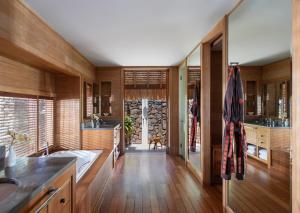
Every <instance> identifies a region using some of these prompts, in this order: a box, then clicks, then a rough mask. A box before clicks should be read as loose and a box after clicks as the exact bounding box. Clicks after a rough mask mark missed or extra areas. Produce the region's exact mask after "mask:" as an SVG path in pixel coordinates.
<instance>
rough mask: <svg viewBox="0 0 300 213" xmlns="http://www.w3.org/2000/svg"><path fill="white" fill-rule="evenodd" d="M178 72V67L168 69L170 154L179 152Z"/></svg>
mask: <svg viewBox="0 0 300 213" xmlns="http://www.w3.org/2000/svg"><path fill="white" fill-rule="evenodd" d="M178 78H179V74H178V67H173V68H170V71H169V91H168V92H169V94H168V100H169V105H168V107H169V125H168V127H169V130H168V133H169V144H170V154H172V155H178V154H179V135H178V132H179V117H178V116H179V105H178V104H179V103H178V98H179V91H178V83H179V79H178Z"/></svg>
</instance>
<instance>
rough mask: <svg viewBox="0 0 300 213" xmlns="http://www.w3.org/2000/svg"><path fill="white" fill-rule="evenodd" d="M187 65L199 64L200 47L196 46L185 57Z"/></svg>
mask: <svg viewBox="0 0 300 213" xmlns="http://www.w3.org/2000/svg"><path fill="white" fill-rule="evenodd" d="M187 65H188V66H201V48H200V46H198V47H197V48H196V49H195V50H193V52H192V53H191V55H189V57H188V58H187Z"/></svg>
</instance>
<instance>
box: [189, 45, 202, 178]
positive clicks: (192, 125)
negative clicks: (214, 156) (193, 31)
mask: <svg viewBox="0 0 300 213" xmlns="http://www.w3.org/2000/svg"><path fill="white" fill-rule="evenodd" d="M200 54H201V47H200V46H198V47H197V48H196V49H195V50H194V51H193V52H192V53H191V55H190V56H189V57H188V58H187V75H188V77H187V91H188V92H187V93H188V95H187V105H188V112H187V113H188V144H187V145H188V148H187V150H188V162H189V163H190V164H191V166H192V168H193V170H195V172H196V173H197V175H200V172H201V155H200V150H201V148H200V147H201V143H200V82H201V79H200V73H201V63H200V58H201V55H200Z"/></svg>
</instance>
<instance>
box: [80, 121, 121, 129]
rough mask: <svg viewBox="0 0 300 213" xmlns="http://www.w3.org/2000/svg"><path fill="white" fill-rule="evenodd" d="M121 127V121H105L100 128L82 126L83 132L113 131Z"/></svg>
mask: <svg viewBox="0 0 300 213" xmlns="http://www.w3.org/2000/svg"><path fill="white" fill-rule="evenodd" d="M120 125H121V122H120V121H114V120H111V121H104V122H103V123H102V124H100V125H99V126H98V127H91V126H90V125H87V124H82V125H81V130H113V129H115V128H117V127H119V126H120Z"/></svg>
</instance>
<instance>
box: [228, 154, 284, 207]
mask: <svg viewBox="0 0 300 213" xmlns="http://www.w3.org/2000/svg"><path fill="white" fill-rule="evenodd" d="M228 198H229V206H230V207H231V208H232V209H233V210H234V211H235V212H236V213H240V212H242V213H248V212H249V213H252V212H263V213H269V212H274V213H275V212H278V213H285V212H290V174H289V173H288V172H285V173H282V172H278V171H276V170H274V169H268V168H267V166H266V165H264V164H262V163H260V162H258V161H256V160H253V159H251V158H249V159H248V165H247V174H246V178H245V180H244V181H237V180H236V179H235V177H234V178H232V181H230V184H229V195H228Z"/></svg>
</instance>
